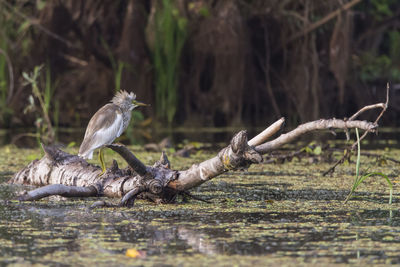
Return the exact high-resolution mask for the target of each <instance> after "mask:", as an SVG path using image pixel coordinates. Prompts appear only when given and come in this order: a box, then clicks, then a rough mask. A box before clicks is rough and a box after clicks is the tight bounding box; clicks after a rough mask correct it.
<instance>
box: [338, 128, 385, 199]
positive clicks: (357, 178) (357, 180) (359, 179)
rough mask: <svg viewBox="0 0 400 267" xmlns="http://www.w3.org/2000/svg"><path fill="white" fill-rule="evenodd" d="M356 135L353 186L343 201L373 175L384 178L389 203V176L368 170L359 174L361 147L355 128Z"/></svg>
mask: <svg viewBox="0 0 400 267" xmlns="http://www.w3.org/2000/svg"><path fill="white" fill-rule="evenodd" d="M356 136H357V161H356V175H355V178H354V183H353V187H352V188H351V190H350V193H349V195H348V196H347V198H346V200H345V201H344V203H347V201H348V200H349V199H350V197H351V196H352V195H353V193H354V192H355V191H356V189H357V187H358V186H359V185H360V184H361V183H362V182H363V181H364V180H365V179H367V178H369V177H373V176H380V177H383V178H384V179H385V181H386V182H387V184H388V186H389V204H392V199H393V184H392V182H391V181H390V179H389V177H388V176H387V175H386V174H384V173H381V172H369V173H366V174H364V175H360V164H361V159H360V158H361V148H360V136H359V134H358V129H357V128H356Z"/></svg>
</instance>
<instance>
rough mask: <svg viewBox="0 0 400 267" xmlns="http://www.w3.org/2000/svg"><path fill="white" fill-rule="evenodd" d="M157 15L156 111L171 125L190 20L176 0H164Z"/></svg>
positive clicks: (154, 54) (176, 103) (155, 60)
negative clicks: (185, 16) (181, 14)
mask: <svg viewBox="0 0 400 267" xmlns="http://www.w3.org/2000/svg"><path fill="white" fill-rule="evenodd" d="M159 7H160V8H158V9H157V11H156V13H155V32H154V34H155V47H154V52H153V63H154V68H155V74H156V81H155V83H156V84H155V85H156V88H155V89H156V92H155V93H156V111H157V115H158V117H159V118H161V119H167V121H168V123H169V125H171V123H172V121H173V119H174V116H175V113H176V110H177V107H178V97H179V94H178V80H179V75H178V74H179V65H180V64H179V63H180V59H181V54H182V48H183V45H184V43H185V41H186V38H187V20H186V19H185V18H183V17H181V16H180V15H179V11H178V9H177V8H176V7H175V6H174V1H168V0H163V1H162V5H160V6H159Z"/></svg>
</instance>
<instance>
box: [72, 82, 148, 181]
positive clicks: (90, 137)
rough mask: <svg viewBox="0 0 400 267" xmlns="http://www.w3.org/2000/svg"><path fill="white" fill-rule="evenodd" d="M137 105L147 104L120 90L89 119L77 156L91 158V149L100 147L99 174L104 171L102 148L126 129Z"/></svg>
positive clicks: (131, 93)
mask: <svg viewBox="0 0 400 267" xmlns="http://www.w3.org/2000/svg"><path fill="white" fill-rule="evenodd" d="M139 106H148V104H144V103H142V102H139V101H137V100H136V95H135V94H134V93H133V92H130V93H128V92H127V91H125V90H120V91H118V92H117V93H116V94H115V96H114V97H113V98H112V100H111V103H108V104H106V105H104V106H103V107H101V108H100V109H99V110H98V111H97V112H96V113H95V114H94V115H93V117H92V118H91V119H90V121H89V124H88V126H87V128H86V132H85V137H84V138H83V141H82V144H81V146H80V147H79V152H78V156H80V157H82V158H84V159H92V158H93V151H94V150H96V149H98V148H100V150H99V160H100V164H101V169H102V172H101V173H100V175H102V174H104V173H105V171H106V167H105V163H104V154H103V148H104V147H105V146H107V145H111V144H112V143H113V142H114V140H115V139H116V138H118V137H119V136H120V135H121V134H122V133H123V132H124V131H125V130H126V128H127V127H128V125H129V121H130V120H131V116H132V110H133V109H134V108H136V107H139Z"/></svg>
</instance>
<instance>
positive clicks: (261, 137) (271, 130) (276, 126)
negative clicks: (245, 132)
mask: <svg viewBox="0 0 400 267" xmlns="http://www.w3.org/2000/svg"><path fill="white" fill-rule="evenodd" d="M284 123H285V118H280V119H279V120H277V121H276V122H274V123H273V124H271V126H269V127H268V128H267V129H265V130H264V131H262V132H261V133H259V134H258V135H256V136H255V137H253V138H252V139H251V140H250V141H249V142H248V144H249V146H257V145H260V144H262V143H264V142H265V141H266V140H268V138H270V137H271V136H273V135H274V134H275V133H277V132H278V131H279V130H280V129H281V128H282V125H283V124H284Z"/></svg>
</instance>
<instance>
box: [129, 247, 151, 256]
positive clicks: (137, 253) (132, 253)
mask: <svg viewBox="0 0 400 267" xmlns="http://www.w3.org/2000/svg"><path fill="white" fill-rule="evenodd" d="M125 255H126V256H128V257H130V258H145V257H146V252H145V251H139V250H137V249H134V248H128V249H127V250H126V253H125Z"/></svg>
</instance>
